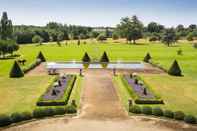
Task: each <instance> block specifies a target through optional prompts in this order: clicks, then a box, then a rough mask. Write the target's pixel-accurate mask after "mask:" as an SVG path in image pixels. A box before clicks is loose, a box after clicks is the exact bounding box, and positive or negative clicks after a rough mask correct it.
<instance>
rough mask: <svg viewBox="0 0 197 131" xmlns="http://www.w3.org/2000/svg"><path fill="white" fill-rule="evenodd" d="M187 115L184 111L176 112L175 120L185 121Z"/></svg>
mask: <svg viewBox="0 0 197 131" xmlns="http://www.w3.org/2000/svg"><path fill="white" fill-rule="evenodd" d="M184 117H185V114H184V113H183V112H182V111H177V112H174V119H176V120H184Z"/></svg>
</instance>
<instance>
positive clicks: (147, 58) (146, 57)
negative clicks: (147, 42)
mask: <svg viewBox="0 0 197 131" xmlns="http://www.w3.org/2000/svg"><path fill="white" fill-rule="evenodd" d="M151 59H152V57H151V55H150V54H149V53H147V54H146V56H145V57H144V62H146V63H149V61H150V60H151Z"/></svg>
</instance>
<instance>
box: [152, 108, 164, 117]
mask: <svg viewBox="0 0 197 131" xmlns="http://www.w3.org/2000/svg"><path fill="white" fill-rule="evenodd" d="M152 113H153V115H155V116H163V110H162V109H161V108H160V107H156V108H153V112H152Z"/></svg>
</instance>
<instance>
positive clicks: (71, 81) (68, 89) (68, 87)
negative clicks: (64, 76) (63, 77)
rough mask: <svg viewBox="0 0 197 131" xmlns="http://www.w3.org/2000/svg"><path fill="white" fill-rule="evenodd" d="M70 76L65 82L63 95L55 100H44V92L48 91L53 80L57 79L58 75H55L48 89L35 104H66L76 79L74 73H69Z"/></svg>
mask: <svg viewBox="0 0 197 131" xmlns="http://www.w3.org/2000/svg"><path fill="white" fill-rule="evenodd" d="M70 76H71V78H70V79H69V80H68V83H67V84H66V87H65V88H66V89H65V91H64V95H63V96H62V97H61V98H60V99H56V100H44V99H43V96H44V94H45V93H46V92H48V90H49V89H50V88H53V87H52V85H53V84H54V82H55V81H57V80H58V79H59V77H56V78H55V79H54V80H53V82H52V83H51V84H50V85H49V87H48V89H47V90H46V92H45V93H44V94H43V95H42V96H41V97H40V98H39V100H38V102H37V106H63V105H66V104H67V103H68V100H69V97H70V94H71V92H72V89H73V86H74V84H75V81H76V75H70Z"/></svg>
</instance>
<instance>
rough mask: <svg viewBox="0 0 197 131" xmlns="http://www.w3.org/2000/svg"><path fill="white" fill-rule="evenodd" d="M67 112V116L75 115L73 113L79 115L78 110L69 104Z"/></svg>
mask: <svg viewBox="0 0 197 131" xmlns="http://www.w3.org/2000/svg"><path fill="white" fill-rule="evenodd" d="M65 112H66V113H67V114H73V113H77V109H76V107H75V106H74V105H71V104H68V105H66V108H65Z"/></svg>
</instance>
